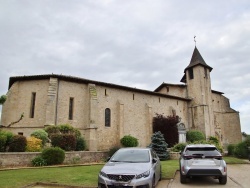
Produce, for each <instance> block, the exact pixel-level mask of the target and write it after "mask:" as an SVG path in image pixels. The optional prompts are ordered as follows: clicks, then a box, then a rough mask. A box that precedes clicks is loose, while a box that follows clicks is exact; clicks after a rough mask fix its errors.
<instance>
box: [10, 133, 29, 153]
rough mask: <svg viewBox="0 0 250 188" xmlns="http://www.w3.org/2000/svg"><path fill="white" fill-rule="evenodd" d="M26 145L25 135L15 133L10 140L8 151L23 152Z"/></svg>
mask: <svg viewBox="0 0 250 188" xmlns="http://www.w3.org/2000/svg"><path fill="white" fill-rule="evenodd" d="M26 146H27V140H26V137H25V136H23V135H15V136H13V137H12V139H11V141H10V144H9V152H25V148H26Z"/></svg>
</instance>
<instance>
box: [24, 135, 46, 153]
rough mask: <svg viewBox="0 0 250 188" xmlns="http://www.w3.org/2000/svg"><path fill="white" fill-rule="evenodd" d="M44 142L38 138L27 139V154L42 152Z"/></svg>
mask: <svg viewBox="0 0 250 188" xmlns="http://www.w3.org/2000/svg"><path fill="white" fill-rule="evenodd" d="M42 146H43V144H42V140H41V139H38V138H36V137H33V136H31V137H28V138H27V146H26V150H25V151H26V152H39V151H41V150H42Z"/></svg>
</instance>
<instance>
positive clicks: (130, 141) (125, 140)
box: [120, 135, 139, 147]
mask: <svg viewBox="0 0 250 188" xmlns="http://www.w3.org/2000/svg"><path fill="white" fill-rule="evenodd" d="M120 142H121V144H122V145H123V146H124V147H136V146H138V144H139V143H138V139H137V138H135V137H133V136H131V135H125V136H124V137H122V138H121V140H120Z"/></svg>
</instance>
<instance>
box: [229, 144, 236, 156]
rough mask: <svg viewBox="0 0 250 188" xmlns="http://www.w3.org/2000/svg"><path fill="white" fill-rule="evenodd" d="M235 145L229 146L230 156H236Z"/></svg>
mask: <svg viewBox="0 0 250 188" xmlns="http://www.w3.org/2000/svg"><path fill="white" fill-rule="evenodd" d="M234 149H235V144H229V145H228V146H227V151H228V155H232V156H233V155H234Z"/></svg>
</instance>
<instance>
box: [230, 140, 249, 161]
mask: <svg viewBox="0 0 250 188" xmlns="http://www.w3.org/2000/svg"><path fill="white" fill-rule="evenodd" d="M249 147H250V137H248V138H247V139H246V140H245V141H242V142H239V143H238V144H230V145H228V148H227V149H228V155H232V156H235V157H238V158H243V159H246V158H248V155H249V154H250V151H249V149H248V148H249Z"/></svg>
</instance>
